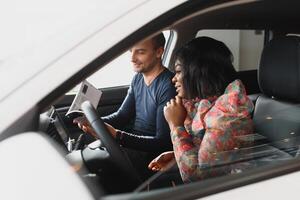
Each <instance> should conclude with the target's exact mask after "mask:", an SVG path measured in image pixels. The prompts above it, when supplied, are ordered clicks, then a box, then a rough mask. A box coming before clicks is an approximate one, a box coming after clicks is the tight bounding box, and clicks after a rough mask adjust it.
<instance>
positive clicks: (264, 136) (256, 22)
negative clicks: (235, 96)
mask: <svg viewBox="0 0 300 200" xmlns="http://www.w3.org/2000/svg"><path fill="white" fill-rule="evenodd" d="M211 5H213V2H211V3H208V4H202V3H199V2H198V3H191V2H190V3H187V4H186V6H181V7H178V8H176V9H174V10H171V11H170V12H169V13H166V14H165V15H163V16H161V17H159V18H157V19H156V20H154V21H153V22H151V23H149V24H147V25H146V26H145V27H143V28H141V29H140V30H138V31H136V32H135V33H134V34H132V35H130V36H129V37H128V38H126V39H124V41H123V42H122V43H121V44H118V45H116V46H115V47H113V48H112V50H111V51H110V52H108V53H110V54H111V56H106V59H107V60H105V59H103V57H101V56H99V58H97V59H98V60H97V59H96V60H95V61H93V62H92V63H90V64H89V65H88V66H86V67H85V68H84V69H83V71H82V72H79V73H78V74H75V75H74V76H73V77H72V78H70V80H67V81H66V83H65V86H61V87H60V88H58V89H57V90H56V91H55V92H53V94H51V95H52V96H51V97H52V100H48V99H46V98H45V99H44V100H42V101H41V105H47V106H44V107H47V109H45V108H44V109H43V111H42V112H40V113H41V114H40V116H39V124H38V128H37V129H38V131H39V132H41V133H43V134H44V135H45V137H50V138H52V139H53V141H54V142H53V143H55V146H56V147H58V148H59V149H60V150H61V154H62V155H63V156H64V157H65V158H66V160H67V161H68V162H69V164H70V165H71V166H72V168H73V169H74V171H76V172H77V173H78V174H79V176H80V178H81V179H82V180H83V181H84V182H85V183H86V184H87V185H88V187H90V190H91V192H92V193H93V195H94V196H95V197H99V196H102V195H103V194H105V195H108V196H106V197H103V199H107V200H109V199H169V198H171V197H172V198H173V199H193V198H200V197H204V196H207V195H209V194H214V193H217V192H222V191H225V190H229V189H232V188H236V187H240V186H244V185H247V184H250V183H254V182H257V181H261V180H265V179H268V178H271V177H276V176H279V175H284V174H286V173H290V172H293V171H298V170H299V169H300V164H299V163H300V162H299V161H298V159H299V157H298V155H299V154H300V149H299V145H300V106H299V103H300V62H299V59H300V57H299V56H300V54H299V52H300V30H299V27H300V26H299V25H300V19H299V18H300V17H299V16H298V14H297V13H298V10H299V7H300V5H299V3H297V2H296V1H295V2H291V4H290V5H288V6H287V4H286V3H285V2H284V1H279V3H277V4H273V3H272V1H263V2H261V1H253V2H252V1H250V2H247V1H244V2H243V1H236V2H234V1H233V2H229V3H227V4H224V5H223V6H220V7H216V8H214V9H211V8H210V6H211ZM159 31H169V32H170V36H169V38H168V40H167V44H166V52H165V55H164V60H163V61H164V65H165V66H166V67H168V68H169V69H170V70H174V67H173V66H174V62H175V61H174V52H175V51H176V50H177V49H178V48H179V47H180V46H182V45H183V44H184V43H186V42H187V41H189V40H191V39H192V38H195V37H197V36H201V35H206V36H211V37H216V39H220V40H222V39H223V42H224V43H225V44H227V45H229V46H230V45H232V46H233V47H237V48H236V49H237V50H236V51H235V50H233V49H231V50H232V51H233V52H234V55H235V56H237V57H235V58H234V59H235V60H237V61H236V62H237V63H236V64H237V65H238V66H236V65H235V67H236V69H237V71H238V77H239V79H240V80H242V82H243V83H244V84H245V87H246V90H247V94H248V96H249V98H250V99H251V100H252V102H253V104H254V106H255V108H254V112H253V113H252V119H253V123H254V129H255V130H254V134H253V135H251V138H241V140H250V139H251V140H253V141H254V145H253V146H250V147H247V148H246V149H237V150H234V153H235V154H239V155H240V156H239V157H238V158H237V159H236V160H234V161H232V163H223V164H222V165H220V166H213V167H214V168H215V169H216V170H219V169H221V168H222V167H224V165H239V164H241V163H243V162H248V161H254V162H253V166H251V167H250V168H251V169H249V171H243V172H239V173H235V174H231V175H230V176H222V177H216V178H213V179H208V180H204V181H199V182H195V183H191V184H183V185H172V184H171V185H170V184H169V183H170V180H171V181H172V180H173V179H176V178H178V175H179V174H178V173H179V172H178V169H177V168H176V165H174V166H173V167H172V168H171V169H170V170H169V172H164V173H161V172H158V173H156V174H154V175H153V176H152V177H150V178H149V179H147V178H144V177H141V176H140V174H138V173H137V171H136V170H135V169H134V167H133V166H132V163H131V161H130V160H129V159H128V158H127V156H126V155H125V154H124V152H123V151H122V149H121V148H120V146H119V145H118V144H117V143H116V141H115V140H114V138H112V136H111V135H110V134H109V133H108V132H107V129H106V128H105V125H104V124H103V122H102V120H101V116H105V115H108V114H110V113H112V112H115V111H116V110H117V109H118V108H119V107H120V105H121V103H122V101H123V99H124V98H125V96H126V93H127V90H128V87H129V86H128V85H125V86H124V85H119V86H114V87H107V88H99V89H100V90H101V91H102V92H103V94H102V98H101V100H100V102H99V105H98V108H97V109H94V108H93V106H91V104H89V103H85V104H84V105H83V106H82V109H83V112H84V114H85V116H86V117H87V119H88V120H89V121H90V122H92V123H91V125H92V127H93V128H94V130H95V131H96V132H97V134H99V138H100V141H99V140H96V141H95V139H94V138H93V137H91V136H90V135H87V134H85V133H84V132H82V131H81V130H80V129H79V128H78V127H77V126H76V125H75V124H73V119H74V118H75V117H77V116H79V115H77V114H72V115H70V116H66V115H65V114H66V112H67V111H68V109H69V107H70V105H71V102H72V101H73V99H74V96H75V95H74V94H72V95H70V94H68V95H67V94H66V95H63V96H61V95H62V94H65V93H67V91H68V90H70V88H72V87H74V86H75V85H76V84H79V83H80V82H81V81H83V80H84V79H85V78H88V77H89V75H92V74H93V73H94V72H96V71H98V70H100V69H101V67H105V63H108V61H109V60H112V59H117V58H118V56H121V55H122V53H123V52H125V51H127V50H128V49H129V48H130V46H132V45H133V44H135V43H136V42H138V41H141V40H142V39H144V38H147V37H150V36H152V35H153V34H155V33H157V32H159ZM201 31H204V32H201ZM224 31H229V32H224ZM250 34H251V36H249V35H250ZM227 35H229V36H232V37H231V38H234V39H232V40H230V39H228V37H227ZM298 35H299V36H298ZM133 38H134V39H133ZM227 39H228V40H227ZM258 43H259V44H258ZM232 46H230V48H231V47H232ZM260 47H261V48H260ZM253 52H254V53H253ZM251 56H252V57H251ZM257 56H258V60H254V61H253V59H254V58H256V57H257ZM101 59H102V60H101ZM99 60H100V61H99ZM249 60H251V61H249ZM95 63H97V65H96V64H95ZM249 63H250V64H249ZM255 63H256V64H255ZM129 64H130V61H128V65H129ZM248 64H249V65H253V66H251V67H249V66H248ZM95 65H96V67H95ZM242 65H245V66H242ZM100 87H101V86H100ZM58 96H60V98H57V97H58ZM53 99H55V102H54V103H53ZM50 102H52V103H51V108H50V109H49V105H50ZM11 130H13V129H11ZM8 132H11V131H8ZM68 145H71V146H72V147H71V149H70V147H68ZM220 154H221V153H220ZM163 175H169V177H168V178H169V179H168V180H163V179H160V177H163ZM160 181H161V182H164V183H162V184H160V183H159V182H160ZM165 183H166V184H165ZM91 185H92V186H91ZM170 188H171V189H170ZM199 188H202V189H201V190H199ZM99 191H101V192H99ZM120 193H121V194H120ZM123 193H127V194H123ZM175 197H176V198H175Z"/></svg>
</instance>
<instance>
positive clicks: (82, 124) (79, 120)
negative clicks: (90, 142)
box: [73, 116, 117, 139]
mask: <svg viewBox="0 0 300 200" xmlns="http://www.w3.org/2000/svg"><path fill="white" fill-rule="evenodd" d="M73 123H74V124H77V126H78V127H79V128H80V129H81V130H83V131H84V132H85V133H88V134H90V135H92V136H93V137H95V138H97V139H98V136H97V133H96V132H95V131H94V129H93V128H92V127H91V125H90V123H89V122H88V120H87V119H86V117H84V116H83V117H76V118H75V119H73ZM105 125H106V128H107V129H108V130H109V132H110V134H111V135H112V136H113V137H114V138H115V137H116V132H117V131H116V129H115V128H114V127H112V126H111V125H110V124H107V123H105Z"/></svg>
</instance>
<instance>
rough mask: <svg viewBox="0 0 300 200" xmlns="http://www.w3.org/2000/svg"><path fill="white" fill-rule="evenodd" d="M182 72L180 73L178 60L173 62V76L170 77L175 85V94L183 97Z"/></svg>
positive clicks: (180, 67)
mask: <svg viewBox="0 0 300 200" xmlns="http://www.w3.org/2000/svg"><path fill="white" fill-rule="evenodd" d="M182 78H183V73H182V64H181V63H180V61H179V60H176V62H175V76H174V77H173V79H172V82H173V83H174V85H175V88H176V92H177V95H178V96H179V97H181V98H185V91H184V87H183V79H182Z"/></svg>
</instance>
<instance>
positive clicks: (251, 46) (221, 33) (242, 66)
mask: <svg viewBox="0 0 300 200" xmlns="http://www.w3.org/2000/svg"><path fill="white" fill-rule="evenodd" d="M199 36H208V37H212V38H215V39H217V40H220V41H223V42H224V43H225V44H226V45H227V46H228V47H229V49H230V50H231V52H232V54H233V58H234V60H233V65H234V67H235V69H236V70H237V71H247V70H253V69H257V67H258V64H259V59H260V55H261V52H262V49H263V46H264V32H263V31H262V30H200V31H198V33H197V35H196V37H199Z"/></svg>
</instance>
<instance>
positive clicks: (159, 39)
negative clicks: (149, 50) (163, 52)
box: [151, 32, 166, 49]
mask: <svg viewBox="0 0 300 200" xmlns="http://www.w3.org/2000/svg"><path fill="white" fill-rule="evenodd" d="M151 39H152V40H153V43H154V48H155V49H158V48H160V47H162V48H164V47H165V43H166V39H165V36H164V34H163V33H162V32H161V33H159V34H157V35H155V36H153V37H152V38H151Z"/></svg>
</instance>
